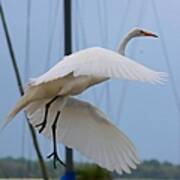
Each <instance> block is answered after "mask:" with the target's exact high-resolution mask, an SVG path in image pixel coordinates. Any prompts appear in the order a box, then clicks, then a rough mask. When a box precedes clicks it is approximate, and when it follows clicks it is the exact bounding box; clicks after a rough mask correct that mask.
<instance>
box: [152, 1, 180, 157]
mask: <svg viewBox="0 0 180 180" xmlns="http://www.w3.org/2000/svg"><path fill="white" fill-rule="evenodd" d="M151 3H152V8H153V11H154V15H155V20H156V24H157V27H158V31H159V33H160V36H161V41H160V42H161V44H162V49H163V52H164V58H165V62H166V66H167V69H168V72H169V74H170V76H169V79H170V83H171V87H172V91H173V94H174V101H175V104H176V107H177V112H178V118H179V120H180V100H179V96H178V91H177V88H176V83H175V79H174V75H173V71H172V67H171V64H170V57H169V53H168V50H167V47H166V43H165V38H164V33H163V30H162V28H161V23H160V18H159V15H158V11H157V7H156V4H155V1H153V0H151ZM179 126H180V124H179ZM178 144H179V147H180V142H179V141H178ZM179 158H180V157H179Z"/></svg>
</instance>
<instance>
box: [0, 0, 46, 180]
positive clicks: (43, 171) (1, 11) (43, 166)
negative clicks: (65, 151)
mask: <svg viewBox="0 0 180 180" xmlns="http://www.w3.org/2000/svg"><path fill="white" fill-rule="evenodd" d="M0 16H1V21H2V25H3V29H4V33H5V38H6V42H7V46H8V50H9V54H10V57H11V61H12V65H13V69H14V72H15V77H16V80H17V85H18V89H19V92H20V94H21V95H23V94H24V90H23V86H22V81H21V77H20V73H19V69H18V66H17V61H16V57H15V53H14V49H13V46H12V42H11V38H10V34H9V30H8V26H7V23H6V19H5V14H4V11H3V6H2V2H1V0H0ZM27 119H28V118H27ZM27 123H28V127H29V130H30V133H31V136H32V140H33V145H34V148H35V151H36V154H37V157H38V161H39V164H40V167H41V171H42V176H43V178H44V179H45V180H48V174H47V171H46V166H45V163H44V160H43V157H42V154H41V151H40V148H39V144H38V141H37V138H36V133H35V130H34V129H33V126H32V125H31V124H30V123H29V121H28V120H27Z"/></svg>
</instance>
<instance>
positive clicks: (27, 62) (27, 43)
mask: <svg viewBox="0 0 180 180" xmlns="http://www.w3.org/2000/svg"><path fill="white" fill-rule="evenodd" d="M30 22H31V0H28V1H27V22H26V39H25V64H24V81H25V82H27V80H28V78H29V74H30ZM23 118H24V119H25V118H26V117H25V116H23ZM26 137H27V136H26V121H23V122H22V151H21V156H22V157H24V156H25V139H26ZM28 141H29V138H28ZM28 141H27V142H28ZM29 144H30V143H28V146H29ZM28 149H31V148H28ZM27 163H28V161H27ZM27 166H29V165H28V164H27Z"/></svg>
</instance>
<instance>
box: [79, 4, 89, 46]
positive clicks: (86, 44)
mask: <svg viewBox="0 0 180 180" xmlns="http://www.w3.org/2000/svg"><path fill="white" fill-rule="evenodd" d="M77 7H78V10H77V11H78V12H79V25H80V29H81V37H82V46H83V47H84V48H86V47H87V46H88V43H87V39H86V37H87V36H86V31H85V26H84V23H83V19H82V15H81V11H82V9H83V8H81V7H80V3H79V1H77Z"/></svg>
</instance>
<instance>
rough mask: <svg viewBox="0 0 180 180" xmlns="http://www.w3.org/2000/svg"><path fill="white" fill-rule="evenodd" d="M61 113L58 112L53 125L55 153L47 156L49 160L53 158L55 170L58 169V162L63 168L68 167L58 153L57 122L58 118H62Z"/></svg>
mask: <svg viewBox="0 0 180 180" xmlns="http://www.w3.org/2000/svg"><path fill="white" fill-rule="evenodd" d="M60 113H61V111H58V112H57V115H56V118H55V120H54V122H53V125H52V136H53V152H52V153H51V154H50V155H48V156H47V158H51V157H52V156H53V165H54V168H55V169H56V167H57V166H56V161H59V162H60V164H62V165H63V166H66V165H65V163H64V162H63V161H62V160H61V159H60V158H59V156H58V153H57V144H56V127H57V121H58V118H59V116H60Z"/></svg>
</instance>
